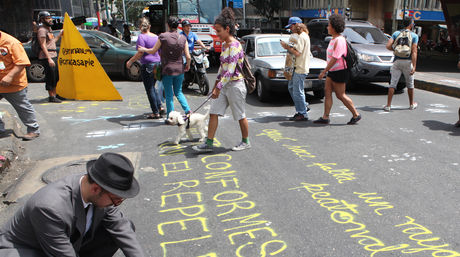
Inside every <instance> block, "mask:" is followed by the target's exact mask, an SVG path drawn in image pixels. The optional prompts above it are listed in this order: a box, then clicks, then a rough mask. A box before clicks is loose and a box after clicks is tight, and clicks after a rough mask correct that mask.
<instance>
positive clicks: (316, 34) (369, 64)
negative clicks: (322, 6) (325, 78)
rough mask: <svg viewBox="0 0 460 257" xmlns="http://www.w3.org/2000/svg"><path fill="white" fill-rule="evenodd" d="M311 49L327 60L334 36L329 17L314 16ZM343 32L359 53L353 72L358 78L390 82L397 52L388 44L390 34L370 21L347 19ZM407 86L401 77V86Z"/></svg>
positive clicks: (399, 88) (358, 80)
mask: <svg viewBox="0 0 460 257" xmlns="http://www.w3.org/2000/svg"><path fill="white" fill-rule="evenodd" d="M307 25H308V30H309V31H310V40H311V51H312V53H313V56H317V57H319V58H321V59H324V60H326V49H327V46H328V44H329V41H330V39H331V37H330V35H328V32H327V25H328V20H327V19H314V20H311V21H309V22H308V24H307ZM342 35H344V36H345V38H346V39H347V40H348V42H350V43H351V46H352V47H353V49H354V50H355V52H356V55H357V57H358V65H357V70H353V72H352V75H351V81H350V82H351V83H349V85H347V86H352V85H353V84H354V82H390V79H391V74H390V69H391V66H393V59H394V54H393V52H392V51H390V50H388V49H387V48H386V44H387V42H388V37H387V36H385V34H384V33H383V32H382V31H381V30H380V29H379V28H377V27H376V26H374V25H372V24H371V23H370V22H367V21H346V22H345V30H344V31H343V33H342ZM404 87H405V83H404V80H403V78H402V77H401V80H400V83H399V84H398V90H401V89H403V88H404Z"/></svg>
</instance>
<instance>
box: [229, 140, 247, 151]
mask: <svg viewBox="0 0 460 257" xmlns="http://www.w3.org/2000/svg"><path fill="white" fill-rule="evenodd" d="M249 148H251V144H246V143H245V142H243V141H241V142H240V143H239V144H238V145H237V146H235V147H233V148H232V150H233V151H243V150H246V149H249Z"/></svg>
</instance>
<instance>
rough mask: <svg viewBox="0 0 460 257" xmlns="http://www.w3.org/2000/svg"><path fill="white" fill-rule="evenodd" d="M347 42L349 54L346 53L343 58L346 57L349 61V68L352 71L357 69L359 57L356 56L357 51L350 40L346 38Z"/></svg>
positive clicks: (347, 61) (346, 60)
mask: <svg viewBox="0 0 460 257" xmlns="http://www.w3.org/2000/svg"><path fill="white" fill-rule="evenodd" d="M345 42H347V55H344V56H343V59H345V62H346V63H347V70H348V71H351V70H353V69H356V66H357V65H358V57H357V56H356V52H355V50H354V49H353V47H352V46H351V44H350V42H348V40H346V39H345Z"/></svg>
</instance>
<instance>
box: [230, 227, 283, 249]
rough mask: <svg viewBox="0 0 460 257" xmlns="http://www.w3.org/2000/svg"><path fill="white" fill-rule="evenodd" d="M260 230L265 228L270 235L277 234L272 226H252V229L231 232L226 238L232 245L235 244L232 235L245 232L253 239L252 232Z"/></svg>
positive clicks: (274, 235) (254, 236)
mask: <svg viewBox="0 0 460 257" xmlns="http://www.w3.org/2000/svg"><path fill="white" fill-rule="evenodd" d="M261 230H267V231H268V232H270V234H271V236H272V237H276V236H278V234H276V233H275V231H274V230H273V229H272V228H270V227H263V228H254V229H249V230H246V231H241V232H235V233H232V234H230V235H228V239H229V240H230V243H231V244H232V245H234V244H235V241H234V240H233V237H234V236H238V235H244V234H247V235H248V236H249V237H250V238H252V239H254V238H256V235H255V234H254V232H256V231H261Z"/></svg>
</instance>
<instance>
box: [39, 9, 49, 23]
mask: <svg viewBox="0 0 460 257" xmlns="http://www.w3.org/2000/svg"><path fill="white" fill-rule="evenodd" d="M48 16H51V14H50V13H49V12H47V11H41V12H39V13H38V21H40V20H41V18H45V17H48Z"/></svg>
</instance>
